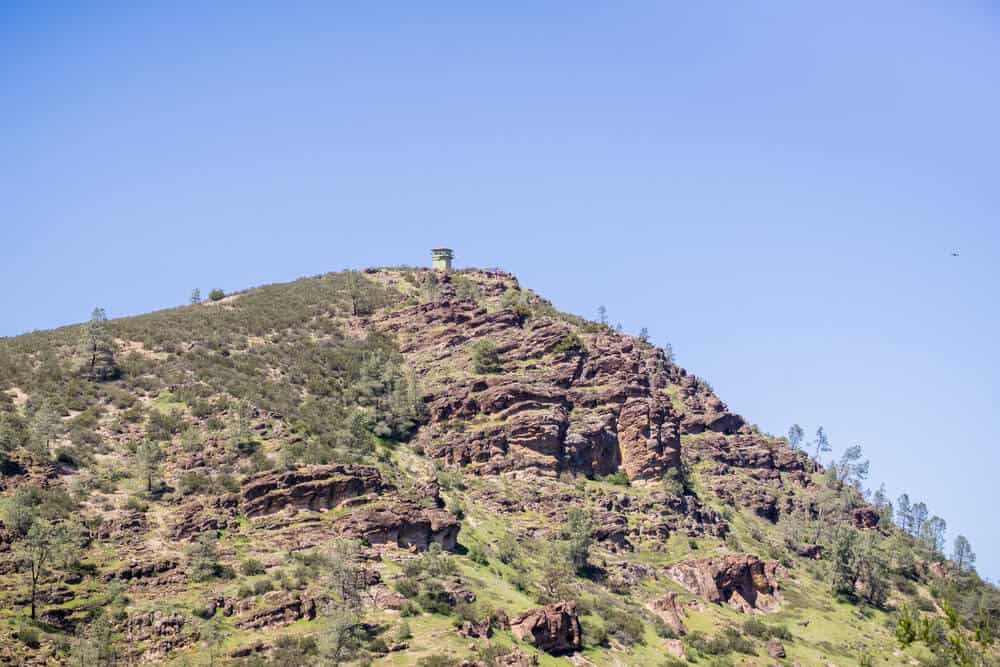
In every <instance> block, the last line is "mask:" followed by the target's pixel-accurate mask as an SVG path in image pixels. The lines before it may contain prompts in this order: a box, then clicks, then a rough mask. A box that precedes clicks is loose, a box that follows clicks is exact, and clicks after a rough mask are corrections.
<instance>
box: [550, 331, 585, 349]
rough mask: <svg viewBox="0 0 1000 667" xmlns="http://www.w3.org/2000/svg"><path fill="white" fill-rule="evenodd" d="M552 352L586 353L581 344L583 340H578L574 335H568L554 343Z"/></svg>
mask: <svg viewBox="0 0 1000 667" xmlns="http://www.w3.org/2000/svg"><path fill="white" fill-rule="evenodd" d="M552 351H553V352H557V353H558V352H578V353H586V352H587V347H586V346H585V345H584V344H583V340H581V339H580V337H579V336H578V335H576V334H575V333H569V334H566V335H565V336H563V339H562V340H560V341H559V342H558V343H556V346H555V347H553V348H552Z"/></svg>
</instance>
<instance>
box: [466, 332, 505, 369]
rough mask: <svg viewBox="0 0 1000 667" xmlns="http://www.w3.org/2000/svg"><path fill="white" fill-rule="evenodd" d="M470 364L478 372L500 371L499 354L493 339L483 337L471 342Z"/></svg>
mask: <svg viewBox="0 0 1000 667" xmlns="http://www.w3.org/2000/svg"><path fill="white" fill-rule="evenodd" d="M472 366H473V369H474V370H475V371H476V372H477V373H479V374H487V373H499V372H500V368H501V367H500V354H499V353H498V352H497V346H496V344H494V342H493V341H491V340H490V339H488V338H484V339H482V340H477V341H476V342H475V343H473V344H472Z"/></svg>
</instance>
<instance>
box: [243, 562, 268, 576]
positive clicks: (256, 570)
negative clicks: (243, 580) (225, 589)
mask: <svg viewBox="0 0 1000 667" xmlns="http://www.w3.org/2000/svg"><path fill="white" fill-rule="evenodd" d="M240 574H242V575H244V576H247V577H252V576H254V575H258V574H264V565H263V564H262V563H261V562H260V561H259V560H256V559H254V558H247V559H246V560H245V561H243V562H242V563H240Z"/></svg>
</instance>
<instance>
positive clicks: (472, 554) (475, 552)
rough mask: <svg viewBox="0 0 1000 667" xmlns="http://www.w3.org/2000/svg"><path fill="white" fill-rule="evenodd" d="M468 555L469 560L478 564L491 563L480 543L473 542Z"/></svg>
mask: <svg viewBox="0 0 1000 667" xmlns="http://www.w3.org/2000/svg"><path fill="white" fill-rule="evenodd" d="M467 555H468V556H469V560H471V561H472V562H473V563H476V564H477V565H489V564H490V559H489V558H488V557H487V556H486V552H484V551H483V548H482V547H481V546H479V545H478V544H473V545H472V546H471V547H469V553H468V554H467Z"/></svg>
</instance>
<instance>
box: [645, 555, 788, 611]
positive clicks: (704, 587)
mask: <svg viewBox="0 0 1000 667" xmlns="http://www.w3.org/2000/svg"><path fill="white" fill-rule="evenodd" d="M665 572H666V575H667V576H668V577H670V578H671V579H673V580H674V581H676V582H677V583H679V584H680V585H681V586H684V587H685V588H686V589H688V590H689V591H691V592H692V593H694V594H696V595H700V596H702V597H703V598H705V599H706V600H708V601H709V602H717V603H722V602H727V603H729V605H730V606H731V607H733V608H734V609H736V610H738V611H742V612H744V613H751V612H752V611H754V610H758V611H763V612H772V611H777V609H778V606H779V599H780V594H779V592H778V575H779V574H780V573H781V572H782V568H781V566H780V565H779V564H778V562H777V561H773V560H772V561H762V560H760V559H759V558H757V557H756V556H753V555H751V554H735V555H732V556H726V557H724V558H700V559H696V560H689V561H683V562H680V563H675V564H674V565H670V566H667V567H666V568H665Z"/></svg>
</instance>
